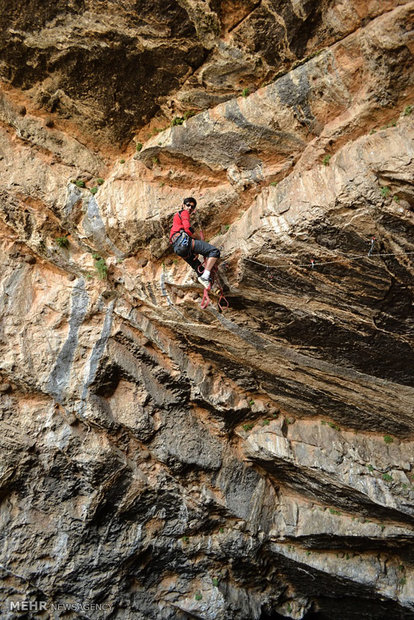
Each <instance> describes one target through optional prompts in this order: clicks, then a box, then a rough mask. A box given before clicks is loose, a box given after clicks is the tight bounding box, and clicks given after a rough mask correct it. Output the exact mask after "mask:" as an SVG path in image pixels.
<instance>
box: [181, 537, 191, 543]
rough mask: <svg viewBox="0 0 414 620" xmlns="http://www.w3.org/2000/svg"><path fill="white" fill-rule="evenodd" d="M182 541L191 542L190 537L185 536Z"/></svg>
mask: <svg viewBox="0 0 414 620" xmlns="http://www.w3.org/2000/svg"><path fill="white" fill-rule="evenodd" d="M181 540H182V541H183V542H184V543H188V541H189V540H190V539H189V538H188V536H183V537H182V539H181Z"/></svg>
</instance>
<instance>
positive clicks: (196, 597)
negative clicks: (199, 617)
mask: <svg viewBox="0 0 414 620" xmlns="http://www.w3.org/2000/svg"><path fill="white" fill-rule="evenodd" d="M194 598H195V600H196V601H201V599H202V598H203V595H202V594H201V592H200V591H198V592H196V593H195V595H194Z"/></svg>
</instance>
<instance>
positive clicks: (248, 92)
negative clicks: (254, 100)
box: [242, 88, 250, 97]
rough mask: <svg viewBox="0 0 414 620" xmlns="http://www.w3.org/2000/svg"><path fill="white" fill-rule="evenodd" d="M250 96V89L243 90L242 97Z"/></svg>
mask: <svg viewBox="0 0 414 620" xmlns="http://www.w3.org/2000/svg"><path fill="white" fill-rule="evenodd" d="M249 95H250V90H249V89H248V88H243V90H242V97H248V96H249Z"/></svg>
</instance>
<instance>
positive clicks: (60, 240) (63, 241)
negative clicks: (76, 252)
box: [55, 237, 69, 248]
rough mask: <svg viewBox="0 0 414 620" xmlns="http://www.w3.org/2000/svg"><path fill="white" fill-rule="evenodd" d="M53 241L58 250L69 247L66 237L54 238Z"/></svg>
mask: <svg viewBox="0 0 414 620" xmlns="http://www.w3.org/2000/svg"><path fill="white" fill-rule="evenodd" d="M55 241H56V243H57V244H58V246H59V247H60V248H68V247H69V239H68V238H67V237H56V239H55Z"/></svg>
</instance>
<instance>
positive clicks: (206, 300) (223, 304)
mask: <svg viewBox="0 0 414 620" xmlns="http://www.w3.org/2000/svg"><path fill="white" fill-rule="evenodd" d="M200 237H201V239H202V240H203V241H204V233H203V231H202V230H200ZM206 264H207V258H204V263H203V265H204V267H205V266H206ZM198 271H199V270H198ZM199 273H201V272H200V271H199ZM216 278H217V279H218V265H217V263H216V264H215V265H214V266H213V268H212V270H211V273H210V284H209V285H208V287H207V288H205V289H204V293H203V298H202V300H201V304H200V308H201V309H202V310H205V308H207V306H208V305H209V304H210V303H211V299H210V296H209V294H208V292H209V291H211V290H212V288H213V286H214V282H215V280H216ZM216 288H217V291H218V293H219V299H218V302H217V306H218V309H219V310H220V312H222V311H223V310H224V309H225V308H228V307H229V302H228V301H227V299H226V298H225V296H224V291H223V288H222V286H221V284H220V283H218V284H217V285H216Z"/></svg>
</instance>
